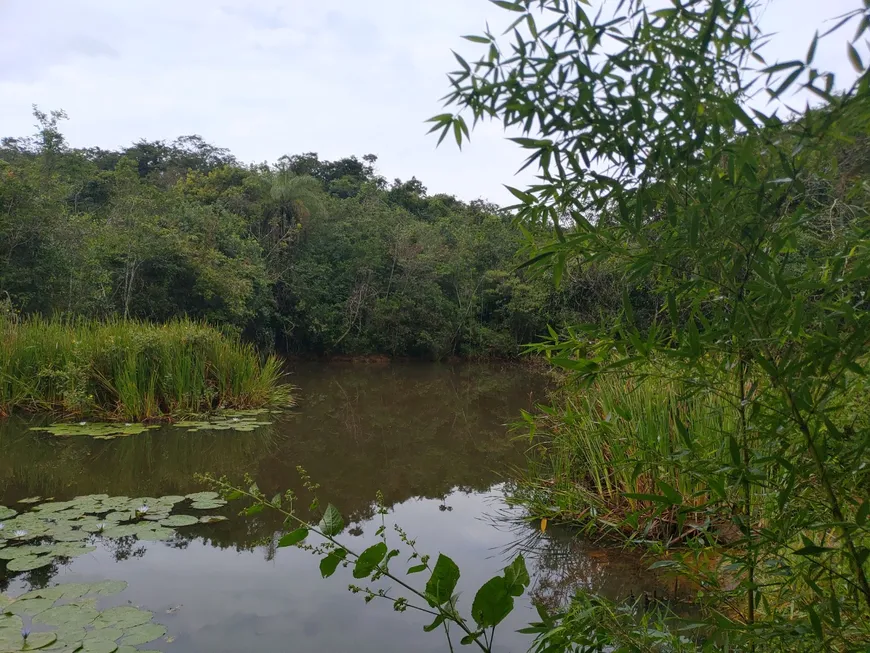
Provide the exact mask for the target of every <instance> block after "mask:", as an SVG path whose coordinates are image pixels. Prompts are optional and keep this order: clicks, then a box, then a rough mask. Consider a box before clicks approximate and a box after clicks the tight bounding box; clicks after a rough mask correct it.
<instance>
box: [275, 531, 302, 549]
mask: <svg viewBox="0 0 870 653" xmlns="http://www.w3.org/2000/svg"><path fill="white" fill-rule="evenodd" d="M306 537H308V529H307V528H297V529H296V530H295V531H293V532H292V533H287V534H286V535H284V536H283V537H282V538H281V539H280V540H278V548H279V549H281V548H283V547H285V546H293V545H294V544H299V543H300V542H301V541H302V540H304V539H305V538H306Z"/></svg>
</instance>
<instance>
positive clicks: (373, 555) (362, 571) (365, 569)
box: [353, 542, 387, 578]
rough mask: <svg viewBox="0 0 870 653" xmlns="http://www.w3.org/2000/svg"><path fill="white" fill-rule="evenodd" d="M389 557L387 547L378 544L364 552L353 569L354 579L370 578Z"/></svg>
mask: <svg viewBox="0 0 870 653" xmlns="http://www.w3.org/2000/svg"><path fill="white" fill-rule="evenodd" d="M386 555H387V545H386V544H384V543H383V542H378V543H377V544H375V545H374V546H370V547H369V548H367V549H366V550H365V551H363V552H362V553H361V554H360V556H359V558H357V561H356V564H355V565H354V567H353V577H354V578H368V577H369V576H370V575H371V573H372V572H373V571H374V570H375V569H377V567H378V565H379V564H381V560H383V559H384V556H386Z"/></svg>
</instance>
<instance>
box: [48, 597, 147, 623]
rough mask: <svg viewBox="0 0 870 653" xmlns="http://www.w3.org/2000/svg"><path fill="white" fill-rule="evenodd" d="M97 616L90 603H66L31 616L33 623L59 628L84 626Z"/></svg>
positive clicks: (97, 613) (98, 614)
mask: <svg viewBox="0 0 870 653" xmlns="http://www.w3.org/2000/svg"><path fill="white" fill-rule="evenodd" d="M133 609H135V608H133ZM99 616H100V613H99V612H98V611H97V609H96V608H94V607H93V606H92V604H90V603H68V604H66V605H58V606H55V607H53V608H49V609H48V610H46V611H45V612H41V613H39V614H38V615H36V616H35V617H34V618H33V623H35V624H45V625H46V626H57V627H59V628H60V627H63V628H84V627H85V626H87V625H89V624H91V623H93V622H94V620H95V619H97V617H99Z"/></svg>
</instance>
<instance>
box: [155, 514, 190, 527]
mask: <svg viewBox="0 0 870 653" xmlns="http://www.w3.org/2000/svg"><path fill="white" fill-rule="evenodd" d="M198 523H199V519H198V518H197V517H192V516H191V515H172V516H170V517H167V518H166V519H163V520H161V521H160V525H161V526H168V527H170V528H178V527H180V526H193V525H194V524H198Z"/></svg>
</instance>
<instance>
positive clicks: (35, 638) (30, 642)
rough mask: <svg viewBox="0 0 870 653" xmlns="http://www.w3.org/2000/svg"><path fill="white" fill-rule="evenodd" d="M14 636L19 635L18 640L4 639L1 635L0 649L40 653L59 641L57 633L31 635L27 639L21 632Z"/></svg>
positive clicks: (12, 638)
mask: <svg viewBox="0 0 870 653" xmlns="http://www.w3.org/2000/svg"><path fill="white" fill-rule="evenodd" d="M14 635H17V638H16V637H14V636H13V637H8V638H7V637H3V636H2V633H0V647H2V650H3V651H38V650H39V649H43V648H45V647H46V646H51V645H52V644H54V642H55V641H56V640H57V635H56V634H55V633H31V634H30V635H28V637H27V639H24V637H22V636H21V632H18V633H15V634H14Z"/></svg>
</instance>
